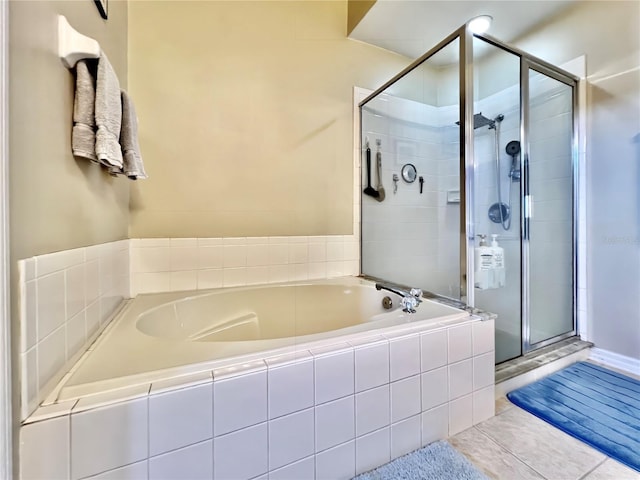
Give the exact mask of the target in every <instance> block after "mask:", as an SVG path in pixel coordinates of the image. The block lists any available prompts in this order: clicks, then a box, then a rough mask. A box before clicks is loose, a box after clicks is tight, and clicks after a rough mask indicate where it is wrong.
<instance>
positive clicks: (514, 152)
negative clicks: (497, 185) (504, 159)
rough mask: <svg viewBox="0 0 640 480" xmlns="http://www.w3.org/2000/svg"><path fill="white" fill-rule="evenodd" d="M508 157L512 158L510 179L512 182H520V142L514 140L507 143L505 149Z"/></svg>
mask: <svg viewBox="0 0 640 480" xmlns="http://www.w3.org/2000/svg"><path fill="white" fill-rule="evenodd" d="M505 151H506V152H507V155H509V156H511V170H510V171H509V178H510V179H511V181H512V182H518V181H520V165H518V155H519V154H520V142H519V141H518V140H512V141H510V142H509V143H507V146H506V147H505Z"/></svg>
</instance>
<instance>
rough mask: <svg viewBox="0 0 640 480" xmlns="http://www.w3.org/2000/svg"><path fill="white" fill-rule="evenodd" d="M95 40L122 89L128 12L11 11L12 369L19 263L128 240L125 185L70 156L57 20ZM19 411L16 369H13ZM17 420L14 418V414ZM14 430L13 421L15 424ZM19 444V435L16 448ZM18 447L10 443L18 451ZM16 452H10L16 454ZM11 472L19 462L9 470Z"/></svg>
mask: <svg viewBox="0 0 640 480" xmlns="http://www.w3.org/2000/svg"><path fill="white" fill-rule="evenodd" d="M58 14H63V15H65V16H66V17H67V19H68V20H69V22H70V23H71V25H73V26H74V27H75V28H76V29H77V30H79V31H80V32H82V33H84V34H86V35H89V36H91V37H94V38H96V39H97V40H98V41H99V42H100V44H101V46H102V48H103V49H104V50H105V51H106V52H107V54H108V55H109V58H110V60H111V62H112V64H113V66H114V68H115V70H116V72H117V73H118V75H119V77H120V80H121V82H122V84H123V85H124V86H126V84H127V83H126V82H127V5H126V3H125V2H121V1H115V0H111V1H110V2H109V20H108V21H107V22H105V21H104V20H102V18H101V17H100V15H99V14H98V11H97V9H96V6H95V4H94V3H93V2H92V1H90V0H83V1H68V2H62V1H25V0H21V1H17V0H14V1H11V2H10V4H9V28H10V44H9V62H10V64H9V69H10V75H11V77H10V82H9V83H10V85H9V94H10V103H9V110H10V111H9V121H10V132H9V155H10V160H9V161H10V165H9V171H10V192H9V195H10V242H11V245H10V247H11V266H12V287H11V291H12V331H13V348H12V350H13V362H14V365H18V355H17V352H18V351H19V348H18V345H19V343H18V342H19V331H20V328H19V322H18V318H17V317H18V315H17V299H18V288H17V280H16V277H17V273H16V271H15V266H16V262H17V260H19V259H22V258H27V257H31V256H33V255H39V254H43V253H49V252H54V251H59V250H65V249H70V248H75V247H80V246H85V245H91V244H95V243H102V242H107V241H112V240H117V239H122V238H126V236H127V227H128V217H129V214H128V206H129V183H130V182H129V181H128V180H125V179H113V178H111V177H109V176H108V175H105V174H104V173H103V172H102V171H101V169H100V168H99V167H97V166H94V165H89V164H87V163H86V161H84V160H78V161H76V160H74V158H73V156H72V155H71V126H72V111H73V89H74V79H73V73H72V72H71V71H69V70H68V69H67V68H65V67H64V66H63V65H62V63H61V62H60V59H59V58H58V56H57V15H58ZM13 371H14V380H13V393H14V407H15V408H14V411H15V412H18V408H17V406H18V402H19V399H18V398H17V395H18V392H19V391H20V388H19V380H18V378H17V372H19V369H18V368H14V369H13ZM16 417H17V415H16ZM16 425H17V420H16ZM17 441H18V437H17V435H15V436H14V442H17ZM16 445H17V443H15V444H14V446H16ZM17 452H18V449H17V448H14V455H17ZM14 465H16V468H17V465H18V463H17V462H16V463H14Z"/></svg>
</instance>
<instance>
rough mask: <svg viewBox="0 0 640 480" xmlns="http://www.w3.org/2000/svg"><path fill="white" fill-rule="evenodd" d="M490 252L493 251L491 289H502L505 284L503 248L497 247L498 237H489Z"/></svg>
mask: <svg viewBox="0 0 640 480" xmlns="http://www.w3.org/2000/svg"><path fill="white" fill-rule="evenodd" d="M491 250H492V251H493V285H492V288H502V287H504V284H505V270H504V248H502V247H501V246H500V245H498V235H497V234H495V233H494V234H492V235H491Z"/></svg>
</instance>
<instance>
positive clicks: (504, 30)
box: [349, 0, 577, 58]
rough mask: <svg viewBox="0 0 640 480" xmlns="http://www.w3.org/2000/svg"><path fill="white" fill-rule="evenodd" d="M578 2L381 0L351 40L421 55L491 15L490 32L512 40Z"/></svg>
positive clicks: (551, 0) (355, 30)
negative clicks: (468, 22) (478, 17)
mask: <svg viewBox="0 0 640 480" xmlns="http://www.w3.org/2000/svg"><path fill="white" fill-rule="evenodd" d="M575 1H577V0H533V1H531V0H522V1H520V0H517V1H515V0H511V1H509V0H503V1H495V0H494V1H482V0H460V1H458V0H441V1H434V0H378V1H377V2H376V3H375V4H374V5H373V7H371V10H369V12H367V14H366V15H365V17H364V18H363V19H362V20H361V21H360V23H359V24H358V25H357V26H356V28H355V29H354V30H353V32H351V35H349V37H350V38H354V39H356V40H361V41H363V42H366V43H370V44H372V45H376V46H378V47H382V48H386V49H388V50H391V51H394V52H397V53H400V54H402V55H406V56H408V57H410V58H417V57H419V56H421V55H422V54H423V53H425V52H427V51H428V50H429V49H431V48H432V47H434V46H435V45H436V44H437V43H438V42H439V41H441V40H443V39H444V38H445V37H446V36H447V35H449V34H450V33H452V32H453V31H454V30H456V29H458V28H459V27H460V26H462V25H464V24H465V23H466V22H467V21H469V20H470V19H471V18H473V17H475V16H478V15H491V16H492V17H493V23H492V25H491V29H490V30H489V31H488V32H487V33H488V34H489V35H491V36H492V37H495V38H497V39H498V40H502V41H503V42H506V43H510V42H513V41H514V40H515V39H517V38H518V37H520V36H521V35H523V34H525V33H526V32H528V31H530V30H532V29H535V27H536V25H538V24H540V23H543V22H545V21H546V20H547V19H549V18H551V17H553V16H555V15H557V14H558V13H559V12H560V11H562V10H563V9H565V8H567V7H569V6H570V5H571V4H572V3H574V2H575Z"/></svg>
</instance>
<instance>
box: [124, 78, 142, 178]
mask: <svg viewBox="0 0 640 480" xmlns="http://www.w3.org/2000/svg"><path fill="white" fill-rule="evenodd" d="M120 145H122V156H123V161H124V167H123V169H122V170H123V173H124V174H125V175H126V176H127V177H129V178H130V179H132V180H137V179H142V178H148V177H147V174H146V172H145V171H144V165H143V163H142V155H141V154H140V145H139V144H138V117H137V116H136V108H135V106H134V105H133V100H131V97H130V96H129V94H128V93H127V92H125V91H124V90H122V129H121V130H120Z"/></svg>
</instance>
